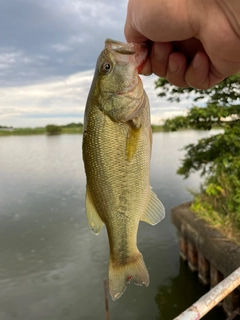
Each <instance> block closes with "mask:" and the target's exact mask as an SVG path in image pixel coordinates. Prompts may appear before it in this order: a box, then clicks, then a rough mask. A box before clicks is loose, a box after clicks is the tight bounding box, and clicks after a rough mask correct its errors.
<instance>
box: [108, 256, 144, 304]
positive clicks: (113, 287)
mask: <svg viewBox="0 0 240 320" xmlns="http://www.w3.org/2000/svg"><path fill="white" fill-rule="evenodd" d="M108 275H109V291H110V295H111V297H112V299H113V300H117V299H118V298H120V297H121V296H122V294H123V293H124V291H125V290H126V288H127V284H128V283H130V282H131V280H133V282H134V283H135V284H136V285H139V286H142V285H143V284H144V285H145V286H146V287H147V286H148V285H149V274H148V271H147V268H146V265H145V263H144V260H143V256H142V254H141V253H140V252H139V253H138V254H137V255H136V256H134V257H131V258H130V259H129V262H128V263H126V264H124V265H123V264H116V263H114V262H113V261H112V259H111V257H110V261H109V270H108Z"/></svg>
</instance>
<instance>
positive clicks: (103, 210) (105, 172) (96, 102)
mask: <svg viewBox="0 0 240 320" xmlns="http://www.w3.org/2000/svg"><path fill="white" fill-rule="evenodd" d="M147 55H148V48H147V45H146V44H136V43H123V42H119V41H115V40H111V39H107V40H106V41H105V47H104V49H103V51H102V52H101V54H100V55H99V57H98V59H97V63H96V69H95V73H94V77H93V81H92V85H91V88H90V91H89V95H88V98H87V103H86V108H85V114H84V129H83V144H82V154H83V161H84V167H85V173H86V200H85V202H86V216H87V221H88V225H89V228H90V230H91V231H92V232H93V233H94V234H96V235H97V234H99V233H100V230H101V229H102V227H103V225H104V224H105V226H106V229H107V234H108V239H109V248H110V256H109V265H108V278H109V279H108V283H109V292H110V295H111V297H112V299H113V300H116V299H118V298H120V297H121V296H122V294H123V293H124V291H125V289H126V287H127V285H128V283H130V282H131V280H132V281H133V282H134V283H135V284H136V285H140V286H141V285H145V286H146V287H147V286H148V285H149V273H148V270H147V268H146V265H145V262H144V260H143V256H142V254H141V253H140V251H139V249H138V247H137V232H138V227H139V222H140V221H144V222H147V223H149V224H151V225H155V224H157V223H158V222H160V221H161V220H162V219H163V218H164V216H165V209H164V206H163V204H162V202H161V201H160V200H159V199H158V198H157V196H156V194H155V193H154V192H153V191H152V188H151V187H150V182H149V180H150V158H151V148H152V130H151V124H150V107H149V101H148V97H147V94H146V92H145V90H144V88H143V84H142V81H141V78H140V77H139V70H140V69H141V68H142V66H143V64H144V62H145V61H146V58H147Z"/></svg>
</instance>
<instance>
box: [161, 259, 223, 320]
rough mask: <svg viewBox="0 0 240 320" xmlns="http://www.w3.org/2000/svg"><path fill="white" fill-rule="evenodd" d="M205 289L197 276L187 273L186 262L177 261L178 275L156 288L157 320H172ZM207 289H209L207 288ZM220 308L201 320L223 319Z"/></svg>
mask: <svg viewBox="0 0 240 320" xmlns="http://www.w3.org/2000/svg"><path fill="white" fill-rule="evenodd" d="M205 289H206V288H205V287H204V286H203V285H201V284H200V283H199V282H198V280H197V274H196V273H192V272H189V268H188V266H187V263H186V262H183V261H182V260H179V273H178V275H177V276H176V277H173V278H167V279H166V280H165V281H164V283H163V284H161V285H160V286H159V287H158V292H157V295H156V297H155V301H156V303H157V305H158V308H159V316H158V317H157V318H156V319H158V320H162V319H164V320H172V319H174V318H175V317H177V316H178V315H179V314H181V313H182V312H183V311H184V310H185V309H187V308H189V307H190V306H191V305H192V304H193V303H194V302H196V301H197V300H198V299H199V297H201V296H202V295H204V294H205V292H206V290H205ZM208 289H209V288H208ZM225 317H226V316H225ZM225 317H224V313H223V311H222V309H221V308H219V307H217V308H214V309H213V310H211V311H210V312H209V313H208V314H207V315H206V316H205V317H203V318H202V319H205V320H212V319H225Z"/></svg>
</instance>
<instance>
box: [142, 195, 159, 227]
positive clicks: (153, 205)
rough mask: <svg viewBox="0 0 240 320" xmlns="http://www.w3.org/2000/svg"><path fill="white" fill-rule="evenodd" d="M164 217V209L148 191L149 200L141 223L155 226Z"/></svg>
mask: <svg viewBox="0 0 240 320" xmlns="http://www.w3.org/2000/svg"><path fill="white" fill-rule="evenodd" d="M164 217H165V208H164V206H163V204H162V202H161V201H160V200H159V199H158V197H157V196H156V194H155V193H154V192H153V191H152V190H151V189H150V190H149V200H148V203H147V207H146V210H145V212H144V214H143V216H142V217H141V221H144V222H147V223H149V224H151V225H155V224H157V223H158V222H160V221H161V220H162V219H163V218H164Z"/></svg>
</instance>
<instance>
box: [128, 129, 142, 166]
mask: <svg viewBox="0 0 240 320" xmlns="http://www.w3.org/2000/svg"><path fill="white" fill-rule="evenodd" d="M140 134H141V127H139V128H135V127H134V126H132V125H129V129H128V136H127V144H126V156H127V160H128V161H129V162H130V161H131V160H132V159H133V157H134V156H135V154H136V152H137V149H138V143H139V139H140Z"/></svg>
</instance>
